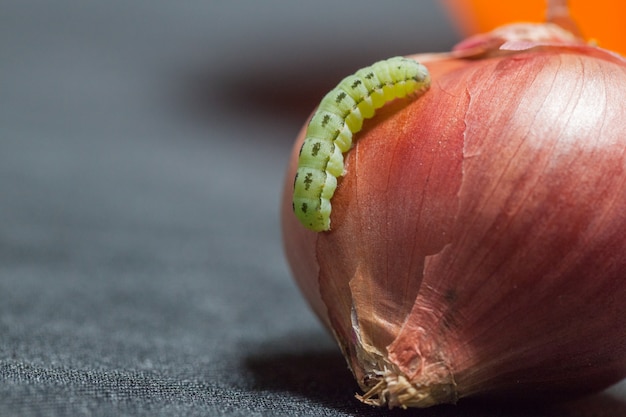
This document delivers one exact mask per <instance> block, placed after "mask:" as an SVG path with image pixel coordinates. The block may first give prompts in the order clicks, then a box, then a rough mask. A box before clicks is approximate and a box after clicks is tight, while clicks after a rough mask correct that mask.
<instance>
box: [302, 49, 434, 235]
mask: <svg viewBox="0 0 626 417" xmlns="http://www.w3.org/2000/svg"><path fill="white" fill-rule="evenodd" d="M429 87H430V74H429V73H428V70H427V69H426V67H424V66H423V65H422V64H420V63H418V62H417V61H414V60H412V59H409V58H404V57H394V58H389V59H386V60H383V61H378V62H376V63H374V64H372V65H371V66H369V67H365V68H362V69H360V70H358V71H357V72H356V73H355V74H353V75H350V76H348V77H346V78H344V79H343V80H342V81H341V82H340V83H339V85H337V87H336V88H335V89H333V90H332V91H331V92H329V93H328V94H326V96H324V98H323V99H322V101H321V102H320V105H319V107H318V108H317V110H316V112H315V114H313V117H312V118H311V121H310V122H309V125H308V127H307V131H306V137H305V139H304V143H303V144H302V148H300V156H299V158H298V170H297V172H296V178H295V181H294V190H293V210H294V213H295V214H296V217H297V218H298V219H299V220H300V222H301V223H302V224H303V225H304V226H305V227H307V228H308V229H311V230H313V231H316V232H321V231H326V230H330V212H331V204H330V199H331V198H332V196H333V194H334V193H335V189H336V188H337V177H339V176H341V175H343V173H344V168H343V153H344V152H347V151H348V150H349V149H350V147H351V146H352V135H353V134H354V133H356V132H358V131H359V130H361V127H362V126H363V120H364V119H369V118H371V117H373V116H374V112H375V110H376V109H379V108H381V107H382V106H384V105H385V103H387V102H389V101H392V100H394V99H396V98H403V97H406V96H407V95H411V94H413V93H416V96H419V95H421V94H423V93H424V92H425V91H426V90H427V89H428V88H429Z"/></svg>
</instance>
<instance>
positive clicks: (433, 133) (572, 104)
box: [282, 23, 626, 408]
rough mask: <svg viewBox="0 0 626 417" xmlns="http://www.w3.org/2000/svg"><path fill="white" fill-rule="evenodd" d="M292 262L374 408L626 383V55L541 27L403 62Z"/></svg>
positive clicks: (287, 205)
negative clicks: (419, 76) (401, 85)
mask: <svg viewBox="0 0 626 417" xmlns="http://www.w3.org/2000/svg"><path fill="white" fill-rule="evenodd" d="M411 58H414V59H416V60H418V61H420V62H421V63H422V64H424V65H425V66H426V67H427V68H428V70H429V72H430V75H431V79H432V86H431V88H430V90H429V91H428V92H426V93H425V94H424V95H423V96H421V97H419V98H417V99H415V100H413V101H410V100H397V101H394V102H393V103H391V104H388V105H386V106H385V107H383V108H382V109H380V110H378V112H377V114H376V116H375V117H374V118H373V119H372V120H370V121H367V122H366V123H365V124H364V127H363V130H362V131H361V132H360V133H358V134H357V135H355V137H354V139H355V143H354V146H353V148H352V149H351V150H350V151H349V152H347V153H346V154H345V170H346V171H345V175H344V176H343V177H341V178H339V182H338V186H337V189H336V192H335V194H334V196H333V197H332V213H331V218H332V229H331V230H330V231H328V232H321V233H315V232H312V231H310V230H307V229H305V228H304V227H303V226H302V225H301V224H300V223H299V222H298V220H297V219H296V217H295V216H294V214H293V212H292V208H291V198H292V193H293V178H294V175H295V171H296V164H297V159H298V150H299V149H300V147H301V144H302V142H303V139H304V134H305V130H304V129H303V131H302V132H301V133H300V135H299V137H298V139H297V140H296V143H295V145H294V148H293V154H292V157H291V162H290V165H289V168H288V173H287V178H286V181H285V185H284V197H283V202H282V227H283V238H284V244H285V250H286V255H287V259H288V261H289V264H290V266H291V268H292V272H293V274H294V276H295V278H296V280H297V282H298V284H299V286H300V288H301V290H302V292H303V293H304V295H305V296H306V298H307V299H308V300H309V302H310V304H311V306H312V308H313V309H314V311H315V312H316V313H317V314H318V316H319V317H320V319H321V320H322V321H323V322H324V323H325V325H326V326H327V327H328V328H329V330H330V331H331V332H332V333H333V334H334V336H335V338H336V340H337V342H338V344H339V346H340V348H341V350H342V352H343V354H344V356H345V357H346V359H347V363H348V366H349V368H350V369H351V370H352V372H353V374H354V376H355V378H356V380H357V382H358V384H359V386H360V387H361V389H362V390H363V391H364V394H362V395H359V396H358V397H359V398H360V399H361V400H362V401H364V402H366V403H368V404H372V405H378V406H388V407H390V408H391V407H427V406H431V405H434V404H440V403H455V402H456V401H457V400H458V399H460V398H464V397H476V396H491V397H499V398H510V397H515V398H521V399H525V398H530V399H536V398H545V397H549V398H568V397H571V396H573V395H580V394H586V393H590V392H594V391H598V390H601V389H603V388H605V387H607V386H609V385H610V384H613V383H615V382H617V381H619V380H620V379H621V378H623V377H625V376H626V283H625V281H626V105H625V100H626V60H624V59H623V58H621V57H619V56H617V55H616V54H614V53H611V52H609V51H605V50H602V49H599V48H596V47H594V46H590V45H587V44H585V43H584V42H582V41H581V40H580V38H579V37H578V36H577V34H575V33H574V34H572V32H571V31H565V30H563V29H561V26H556V25H554V24H552V23H547V24H542V25H530V24H529V25H513V26H508V27H504V28H500V29H497V30H496V31H494V32H492V33H490V34H487V35H482V36H478V37H475V38H470V39H468V40H466V41H464V42H462V43H461V44H459V45H458V46H457V47H456V48H455V50H454V51H452V52H450V53H446V54H431V55H416V56H413V57H411Z"/></svg>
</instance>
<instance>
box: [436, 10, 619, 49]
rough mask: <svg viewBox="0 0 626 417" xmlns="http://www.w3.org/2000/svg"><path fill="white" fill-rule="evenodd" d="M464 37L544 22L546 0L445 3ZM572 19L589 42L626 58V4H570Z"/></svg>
mask: <svg viewBox="0 0 626 417" xmlns="http://www.w3.org/2000/svg"><path fill="white" fill-rule="evenodd" d="M441 1H442V3H443V4H444V5H445V6H446V8H447V9H448V11H449V12H450V14H451V16H452V17H453V19H454V20H455V21H456V23H457V25H458V26H459V28H460V30H461V31H462V32H463V34H464V35H466V36H467V35H472V34H475V33H481V32H488V31H490V30H492V29H494V28H495V27H497V26H500V25H503V24H506V23H512V22H520V21H526V22H543V21H545V20H546V4H547V1H546V0H507V1H493V0H441ZM569 5H570V10H571V14H572V17H573V18H574V20H575V21H576V23H577V24H578V26H579V27H580V30H581V31H582V33H583V35H584V36H585V37H586V39H588V40H593V41H595V42H596V43H597V44H598V46H600V47H602V48H605V49H610V50H612V51H615V52H619V53H620V54H622V55H626V24H625V23H624V19H625V18H626V2H621V1H619V2H618V1H615V0H570V2H569Z"/></svg>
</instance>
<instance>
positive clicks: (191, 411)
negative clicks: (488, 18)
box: [0, 0, 626, 416]
mask: <svg viewBox="0 0 626 417" xmlns="http://www.w3.org/2000/svg"><path fill="white" fill-rule="evenodd" d="M0 9H1V11H0V48H1V49H0V81H1V83H0V86H1V87H0V196H1V200H0V415H1V416H92V415H93V416H178V415H181V416H182V415H185V416H213V415H228V416H260V415H263V416H285V415H298V416H340V415H343V416H355V415H365V416H368V415H369V416H374V415H377V416H378V415H420V416H455V415H470V416H479V415H480V416H496V415H498V416H500V415H512V416H530V415H535V416H538V415H545V416H552V415H572V416H574V415H576V416H591V415H598V416H600V415H607V416H609V415H610V416H615V415H624V414H625V410H626V408H625V405H624V402H622V401H621V399H620V398H622V396H623V395H622V391H619V390H617V391H615V392H613V393H612V394H607V395H604V396H599V397H594V398H593V399H590V400H586V401H585V402H583V403H577V405H575V406H571V405H568V406H567V407H565V406H559V408H557V410H556V411H555V410H554V409H548V410H545V409H541V410H540V409H533V410H527V409H526V410H520V409H518V408H516V407H511V406H502V405H501V406H491V407H488V406H485V405H480V404H473V403H467V404H461V405H459V406H457V407H439V408H435V409H431V410H428V411H425V412H409V413H408V414H407V413H403V412H402V411H392V412H388V411H385V410H375V409H373V408H370V407H367V406H364V405H361V404H360V403H358V402H357V401H356V400H355V399H354V398H353V394H354V393H355V392H356V391H357V387H356V385H355V383H354V381H353V379H352V377H351V375H350V374H349V372H348V371H347V369H346V366H345V363H344V361H343V358H342V357H341V355H340V354H339V352H338V349H337V348H336V346H335V344H334V342H333V341H332V340H331V338H330V337H329V336H328V335H327V334H326V333H325V331H324V330H323V329H322V327H321V326H320V324H319V323H318V322H317V320H316V319H315V317H314V316H313V315H312V313H311V312H310V311H309V309H308V307H307V305H306V302H305V301H304V300H303V298H302V297H301V295H300V294H299V292H298V290H297V288H296V286H295V284H294V283H293V282H292V280H291V277H290V275H289V271H288V269H287V266H286V264H285V261H284V258H283V254H282V248H281V241H280V233H279V224H278V201H279V196H280V188H281V186H282V180H283V172H284V168H285V165H286V159H287V155H288V153H289V151H290V147H291V142H292V140H293V139H294V137H295V135H296V133H297V131H298V129H299V128H300V126H301V124H302V123H303V122H304V120H305V118H306V116H307V114H308V113H309V112H310V110H311V109H312V108H313V106H314V105H315V102H316V101H317V100H318V99H319V98H320V97H321V95H322V94H323V92H324V91H325V90H326V89H328V88H330V87H332V86H333V85H334V83H335V82H336V81H337V80H338V79H339V78H340V77H341V76H343V75H345V74H347V73H349V72H352V71H353V70H354V69H356V68H357V67H359V66H362V65H365V64H368V63H370V62H372V61H374V60H376V59H380V58H383V57H388V56H391V55H396V54H403V53H412V52H420V51H432V50H435V51H437V50H444V49H446V48H449V47H450V45H451V44H452V43H453V42H454V41H455V39H456V38H455V35H454V33H453V31H452V30H451V29H450V24H449V23H448V22H447V21H446V19H445V16H444V14H443V13H442V11H441V10H440V9H439V8H438V7H437V6H436V4H435V3H432V2H413V3H408V2H399V1H397V2H373V1H370V2H363V1H358V2H357V1H351V2H345V3H344V2H334V1H331V0H323V1H321V0H316V1H314V2H308V3H302V2H291V1H286V0H285V1H278V0H273V1H263V2H253V1H243V2H211V1H206V0H203V1H200V0H195V1H164V0H150V1H129V0H111V1H106V2H104V1H103V2H86V1H83V0H59V1H44V0H5V1H3V4H2V6H0Z"/></svg>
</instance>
